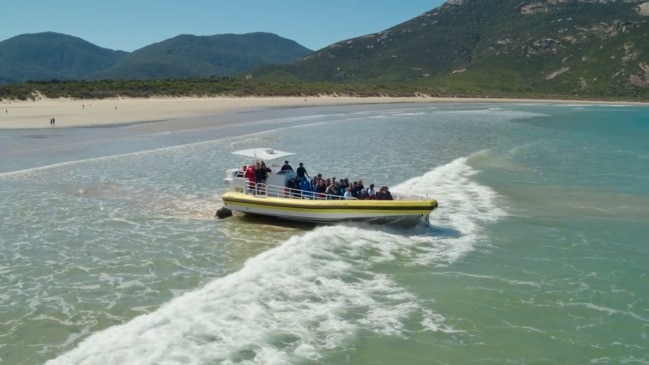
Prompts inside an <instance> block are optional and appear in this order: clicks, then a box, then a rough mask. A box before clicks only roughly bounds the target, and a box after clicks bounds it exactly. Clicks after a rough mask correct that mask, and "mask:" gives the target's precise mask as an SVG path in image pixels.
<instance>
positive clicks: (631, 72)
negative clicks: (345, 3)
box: [254, 0, 649, 97]
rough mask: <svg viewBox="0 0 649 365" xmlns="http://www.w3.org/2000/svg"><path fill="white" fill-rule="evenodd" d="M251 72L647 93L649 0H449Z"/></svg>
mask: <svg viewBox="0 0 649 365" xmlns="http://www.w3.org/2000/svg"><path fill="white" fill-rule="evenodd" d="M254 76H255V77H257V78H260V79H263V80H293V81H308V82H314V81H329V82H342V83H349V82H354V83H368V82H383V83H407V84H411V85H416V86H418V87H420V88H422V89H424V90H427V91H428V92H429V93H431V94H437V93H440V94H449V93H451V94H452V93H458V94H462V93H470V94H473V95H476V94H480V93H484V94H485V95H494V94H496V95H497V94H498V93H503V94H526V95H529V94H559V95H585V96H586V95H591V96H611V97H642V96H643V95H644V96H649V2H643V1H633V0H627V1H624V2H622V1H606V0H597V1H581V0H531V1H530V0H523V1H521V0H449V1H448V2H447V3H445V4H444V5H442V6H441V7H439V8H437V9H434V10H431V11H429V12H426V13H424V14H422V15H420V16H418V17H416V18H414V19H412V20H410V21H407V22H405V23H403V24H399V25H397V26H395V27H393V28H390V29H387V30H385V31H383V32H380V33H376V34H370V35H366V36H363V37H358V38H354V39H350V40H345V41H341V42H338V43H336V44H333V45H331V46H329V47H327V48H325V49H322V50H320V51H318V52H315V53H313V54H311V55H309V56H307V57H306V58H304V59H302V60H300V61H299V62H297V63H295V64H293V65H290V66H281V67H266V68H262V69H260V70H258V72H255V74H254Z"/></svg>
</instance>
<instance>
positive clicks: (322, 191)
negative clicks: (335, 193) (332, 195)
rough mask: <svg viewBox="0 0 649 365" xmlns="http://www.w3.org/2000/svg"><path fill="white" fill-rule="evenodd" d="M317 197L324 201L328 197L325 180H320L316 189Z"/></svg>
mask: <svg viewBox="0 0 649 365" xmlns="http://www.w3.org/2000/svg"><path fill="white" fill-rule="evenodd" d="M314 191H315V193H316V197H318V198H321V199H324V198H325V197H326V191H327V186H326V185H325V181H324V179H320V180H318V184H317V185H316V186H315V189H314Z"/></svg>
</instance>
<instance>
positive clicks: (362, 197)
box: [360, 189, 369, 200]
mask: <svg viewBox="0 0 649 365" xmlns="http://www.w3.org/2000/svg"><path fill="white" fill-rule="evenodd" d="M360 199H362V200H365V199H369V195H367V190H365V189H361V197H360Z"/></svg>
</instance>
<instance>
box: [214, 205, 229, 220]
mask: <svg viewBox="0 0 649 365" xmlns="http://www.w3.org/2000/svg"><path fill="white" fill-rule="evenodd" d="M215 215H216V217H217V218H218V219H224V218H227V217H230V216H231V215H232V210H230V209H228V208H226V207H222V208H220V209H219V210H217V211H216V214H215Z"/></svg>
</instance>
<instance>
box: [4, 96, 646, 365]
mask: <svg viewBox="0 0 649 365" xmlns="http://www.w3.org/2000/svg"><path fill="white" fill-rule="evenodd" d="M229 117H230V118H233V119H234V120H236V121H237V122H238V123H236V124H233V125H224V126H223V125H222V126H214V127H205V128H201V129H195V130H174V131H173V132H156V130H155V128H150V127H151V126H153V125H154V124H151V125H148V126H145V125H131V126H124V127H119V128H114V127H113V128H78V129H45V130H38V131H35V130H4V131H0V157H1V159H0V208H1V209H0V218H1V219H0V232H2V234H1V236H0V247H1V248H2V249H1V250H0V362H1V363H7V364H40V363H45V362H47V363H49V364H81V363H83V364H94V363H97V364H127V363H132V364H154V363H182V364H213V363H223V364H275V363H277V364H280V363H281V364H285V363H299V364H310V363H313V364H316V363H317V364H341V363H347V364H370V363H376V364H393V363H409V364H431V363H451V364H459V363H482V364H501V363H515V364H529V363H534V364H537V363H552V364H555V363H593V364H602V363H647V362H648V359H649V349H648V347H647V343H649V342H648V341H647V335H648V333H647V330H648V328H649V327H648V323H649V316H648V315H647V313H649V293H648V292H647V290H646V288H647V284H649V279H648V278H647V272H648V270H647V269H648V266H649V264H648V263H649V250H648V249H647V245H646V237H647V236H648V233H649V228H648V226H647V222H649V208H648V207H649V204H648V203H649V174H648V173H647V171H649V145H647V143H646V141H647V140H649V139H648V137H649V109H648V108H646V107H635V106H625V107H619V106H602V105H597V106H595V105H589V106H586V105H550V104H548V105H542V104H541V105H538V104H537V105H520V104H519V105H509V104H475V105H470V104H458V105H454V104H430V105H422V104H417V105H408V104H403V105H364V106H346V107H342V106H341V107H324V108H299V109H284V110H265V111H257V112H251V113H242V114H233V115H230V116H229ZM204 118H208V117H204ZM174 123H183V121H182V120H179V121H175V122H174ZM259 146H268V147H274V148H277V149H280V150H287V151H293V152H296V154H297V155H296V156H295V157H294V158H292V159H291V163H292V164H293V165H294V166H295V165H297V162H299V161H302V162H304V163H305V165H306V167H307V169H308V171H309V173H310V174H314V173H323V174H324V175H325V176H336V177H338V178H341V177H348V178H350V179H352V180H354V179H358V178H362V179H363V181H364V182H365V183H366V184H368V183H370V182H374V183H376V184H379V185H389V186H390V188H391V190H394V191H403V192H407V193H411V194H422V195H430V196H433V197H435V198H437V199H438V201H439V203H440V207H439V209H438V210H436V211H435V212H434V213H433V214H432V215H431V217H430V222H431V223H432V226H431V227H415V228H412V229H406V230H404V229H395V228H389V227H382V226H376V225H364V224H348V225H344V224H343V225H336V226H323V227H315V226H312V225H296V224H281V225H278V224H275V223H276V222H270V221H267V220H261V221H259V220H254V219H250V218H247V217H241V216H235V217H232V218H228V219H225V220H217V219H215V218H214V212H215V211H216V209H218V208H219V207H220V205H221V202H220V199H219V196H220V194H221V193H222V192H223V191H224V186H223V184H222V179H223V171H224V170H225V169H226V168H229V167H233V166H238V165H240V164H242V162H243V161H241V160H240V159H239V158H237V157H236V156H234V155H232V154H231V153H230V152H232V151H234V150H238V149H243V148H250V147H259Z"/></svg>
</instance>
